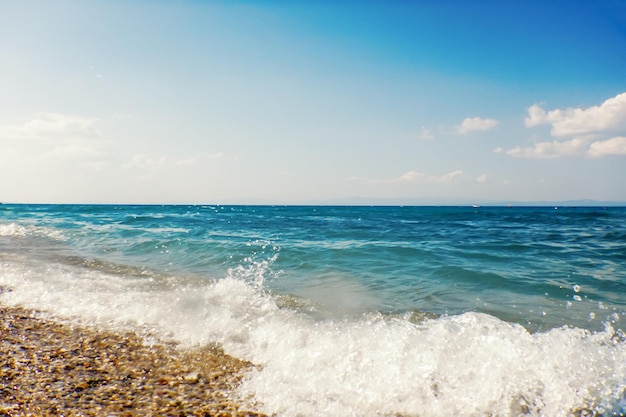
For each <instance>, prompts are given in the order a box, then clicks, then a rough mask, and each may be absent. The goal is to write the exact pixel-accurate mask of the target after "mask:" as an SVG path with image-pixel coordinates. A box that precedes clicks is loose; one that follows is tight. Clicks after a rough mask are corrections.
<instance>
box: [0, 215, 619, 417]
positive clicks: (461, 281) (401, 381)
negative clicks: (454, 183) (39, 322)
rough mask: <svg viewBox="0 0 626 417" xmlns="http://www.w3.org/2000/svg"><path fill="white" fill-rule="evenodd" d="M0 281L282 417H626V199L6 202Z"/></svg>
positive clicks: (22, 299) (6, 293)
mask: <svg viewBox="0 0 626 417" xmlns="http://www.w3.org/2000/svg"><path fill="white" fill-rule="evenodd" d="M0 288H1V290H0V304H4V305H10V306H23V307H26V308H32V309H37V310H39V311H42V314H45V315H49V316H50V317H55V318H57V319H59V320H68V321H77V322H81V323H86V324H90V325H95V326H100V327H103V328H114V329H124V330H129V329H130V330H133V331H137V332H139V333H140V334H143V335H146V337H147V338H149V337H152V338H156V339H158V340H163V341H172V342H176V343H178V344H180V345H181V346H189V347H192V346H202V345H209V344H210V345H213V344H219V345H221V346H222V347H223V349H224V350H225V352H226V353H228V354H231V355H233V356H236V357H239V358H241V359H245V360H249V361H251V362H252V363H254V364H255V365H256V366H255V367H254V368H252V369H251V370H249V371H247V372H246V374H245V375H244V378H243V381H242V383H241V385H240V386H239V388H238V389H237V391H236V392H235V393H234V394H233V395H234V396H235V398H236V399H238V400H239V401H242V402H244V403H246V404H248V403H249V404H253V405H254V408H256V409H257V410H258V411H262V412H265V413H267V414H269V415H275V416H278V417H281V416H294V417H295V416H303V417H307V416H322V415H332V416H346V417H347V416H363V417H367V416H407V417H408V416H420V417H428V416H502V417H505V416H520V415H521V416H550V417H557V416H624V415H626V334H625V333H624V330H625V329H626V323H625V320H626V208H624V207H473V206H467V207H462V206H455V207H400V206H398V207H380V206H375V207H368V206H357V207H350V206H223V205H20V204H2V205H0Z"/></svg>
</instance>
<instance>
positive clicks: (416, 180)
mask: <svg viewBox="0 0 626 417" xmlns="http://www.w3.org/2000/svg"><path fill="white" fill-rule="evenodd" d="M462 175H463V171H461V170H456V171H452V172H448V173H447V174H443V175H431V174H425V173H423V172H418V171H414V170H412V171H407V172H405V173H404V174H402V175H400V176H399V177H395V178H368V177H351V178H350V180H352V181H362V182H367V183H370V184H392V183H409V184H411V183H413V184H445V183H450V182H453V181H455V180H456V179H458V178H459V177H461V176H462Z"/></svg>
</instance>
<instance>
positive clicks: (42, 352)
mask: <svg viewBox="0 0 626 417" xmlns="http://www.w3.org/2000/svg"><path fill="white" fill-rule="evenodd" d="M0 317H1V320H0V352H1V354H0V417H3V416H10V417H14V416H59V415H64V416H228V417H232V416H238V417H241V416H261V415H262V414H260V413H256V412H254V411H249V410H246V409H244V408H243V407H242V406H241V405H240V404H238V403H236V402H234V401H233V400H232V399H231V393H232V391H233V389H234V388H236V386H237V384H238V383H239V382H240V380H241V377H242V373H243V372H244V371H245V370H246V369H249V368H250V367H251V366H253V365H252V364H251V363H249V362H246V361H242V360H239V359H236V358H233V357H231V356H229V355H227V354H225V353H224V352H223V351H222V350H221V349H220V348H219V347H203V348H196V349H193V350H184V349H181V348H177V347H176V346H174V345H170V344H167V343H160V344H147V343H145V341H144V340H143V339H142V338H141V337H140V336H138V335H136V334H134V333H125V334H120V333H116V332H112V331H105V330H98V329H92V328H90V327H87V326H76V325H71V324H62V323H59V322H56V321H52V320H50V319H45V318H42V317H41V315H40V314H39V313H37V312H36V311H30V310H26V309H21V308H15V307H6V306H0Z"/></svg>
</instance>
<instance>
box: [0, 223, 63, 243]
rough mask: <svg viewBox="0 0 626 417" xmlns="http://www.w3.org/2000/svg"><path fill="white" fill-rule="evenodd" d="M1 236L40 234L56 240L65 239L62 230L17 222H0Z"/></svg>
mask: <svg viewBox="0 0 626 417" xmlns="http://www.w3.org/2000/svg"><path fill="white" fill-rule="evenodd" d="M0 236H4V237H25V236H39V237H42V236H43V237H48V238H50V239H55V240H64V239H65V236H64V235H63V233H61V231H59V230H55V229H52V228H49V227H39V226H33V225H28V226H21V225H19V224H16V223H5V224H0Z"/></svg>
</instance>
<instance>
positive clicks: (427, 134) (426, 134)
mask: <svg viewBox="0 0 626 417" xmlns="http://www.w3.org/2000/svg"><path fill="white" fill-rule="evenodd" d="M420 139H423V140H433V139H435V135H434V134H433V133H432V132H431V131H430V129H427V128H425V127H422V131H421V132H420Z"/></svg>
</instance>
